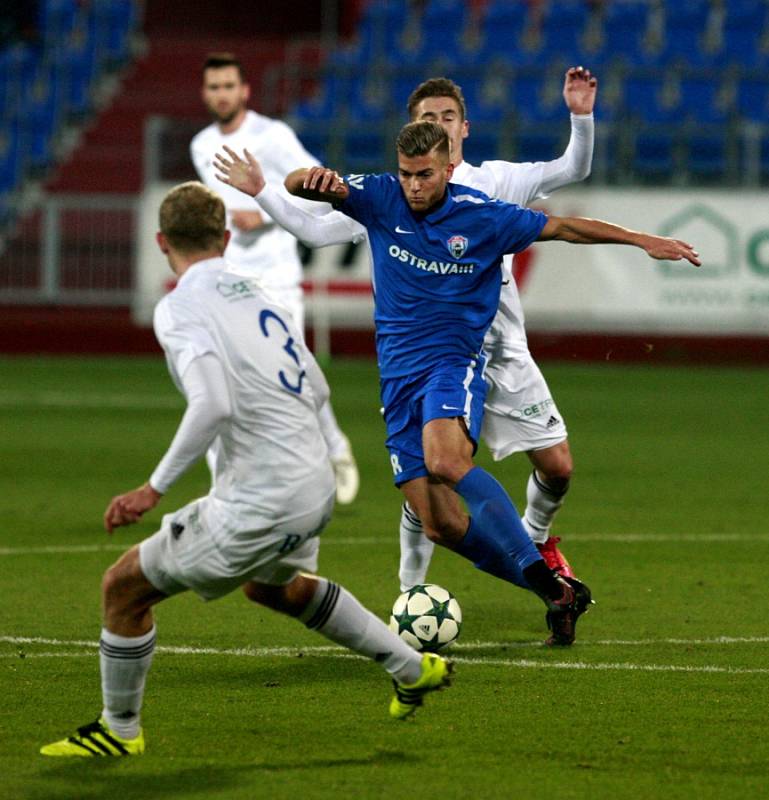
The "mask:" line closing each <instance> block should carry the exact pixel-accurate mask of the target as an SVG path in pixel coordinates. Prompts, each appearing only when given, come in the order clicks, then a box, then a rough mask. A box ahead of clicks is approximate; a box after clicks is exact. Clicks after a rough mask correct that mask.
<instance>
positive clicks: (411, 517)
mask: <svg viewBox="0 0 769 800" xmlns="http://www.w3.org/2000/svg"><path fill="white" fill-rule="evenodd" d="M403 516H404V517H406V519H407V520H408V521H409V522H410V523H411V524H412V525H416V526H418V527H419V530H422V520H421V519H419V517H418V516H417V515H416V514H415V513H414V512H413V510H412V509H411V506H410V505H409V504H408V503H404V504H403Z"/></svg>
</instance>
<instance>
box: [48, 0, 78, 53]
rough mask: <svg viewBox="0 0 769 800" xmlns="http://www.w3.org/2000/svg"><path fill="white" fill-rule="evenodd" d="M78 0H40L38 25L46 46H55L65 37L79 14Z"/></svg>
mask: <svg viewBox="0 0 769 800" xmlns="http://www.w3.org/2000/svg"><path fill="white" fill-rule="evenodd" d="M80 8H81V4H80V3H79V2H78V0H41V2H40V4H39V7H38V20H39V22H38V25H39V29H40V31H41V32H42V38H43V41H44V42H45V44H46V46H54V47H55V46H56V45H58V44H59V43H60V42H62V41H63V40H64V39H66V38H67V37H68V36H69V34H70V33H71V32H72V29H73V28H74V27H75V25H76V23H77V20H78V18H79V16H80Z"/></svg>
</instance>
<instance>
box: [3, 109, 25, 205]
mask: <svg viewBox="0 0 769 800" xmlns="http://www.w3.org/2000/svg"><path fill="white" fill-rule="evenodd" d="M23 172H24V157H23V153H22V150H21V146H20V126H19V120H18V117H15V116H14V117H7V118H6V119H4V120H3V123H2V126H0V192H2V193H4V194H10V193H11V192H12V191H13V190H14V189H15V188H16V187H17V186H18V185H19V183H20V181H21V179H22V177H23Z"/></svg>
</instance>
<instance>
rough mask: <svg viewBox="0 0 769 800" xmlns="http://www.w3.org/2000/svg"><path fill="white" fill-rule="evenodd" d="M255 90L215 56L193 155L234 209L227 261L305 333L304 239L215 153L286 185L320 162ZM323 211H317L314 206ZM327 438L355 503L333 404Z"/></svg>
mask: <svg viewBox="0 0 769 800" xmlns="http://www.w3.org/2000/svg"><path fill="white" fill-rule="evenodd" d="M250 92H251V90H250V86H249V84H248V83H247V82H246V80H245V77H244V75H243V68H242V65H241V63H240V61H239V60H238V59H237V58H236V57H235V56H234V55H232V54H230V53H212V54H211V55H209V56H208V58H207V59H206V61H205V63H204V66H203V88H202V97H203V102H204V103H205V105H206V108H207V109H208V111H209V112H210V113H211V115H212V116H213V118H214V122H212V123H211V124H210V125H209V126H208V127H206V128H204V129H203V130H202V131H200V132H199V133H198V134H197V135H196V136H195V137H194V138H193V139H192V142H191V143H190V154H191V157H192V162H193V164H194V165H195V169H196V170H197V173H198V176H199V177H200V179H201V180H202V181H203V183H205V184H206V185H207V186H208V187H209V188H211V189H214V190H220V189H221V192H222V196H223V198H224V203H225V206H226V208H227V216H228V222H229V225H230V226H231V227H232V229H233V232H232V238H231V239H230V243H229V245H228V246H227V261H228V264H229V265H230V268H231V269H232V270H234V271H236V272H238V274H241V275H246V276H248V277H252V278H256V279H258V280H259V283H260V285H261V286H263V287H264V288H265V289H268V290H269V291H270V293H271V294H272V295H273V296H274V297H275V298H276V299H278V300H279V302H280V303H282V304H283V305H284V306H285V307H286V308H287V309H288V310H289V311H290V313H291V316H292V318H293V320H294V322H295V323H296V325H297V327H298V328H299V330H300V331H302V332H303V331H304V304H303V299H302V287H301V279H302V265H301V262H300V260H299V254H298V253H297V247H296V239H295V238H294V237H293V236H292V235H291V234H290V233H288V232H287V231H286V230H285V229H284V228H282V227H281V226H279V225H275V224H274V223H273V221H272V220H271V219H270V217H269V216H268V215H267V214H266V213H265V212H264V211H263V210H262V209H256V208H253V207H252V208H244V207H243V206H244V204H243V201H242V195H241V194H240V193H239V192H237V191H235V190H233V189H230V188H229V187H227V186H222V184H220V183H218V182H217V181H216V176H215V173H214V168H213V163H212V161H213V155H214V153H216V152H217V150H220V149H221V148H222V146H223V145H225V144H226V145H229V146H230V147H232V148H234V149H236V150H238V151H239V152H242V150H243V148H244V147H247V148H248V149H249V150H250V151H251V152H253V153H255V154H257V156H258V158H259V159H260V161H261V163H262V165H263V168H264V170H265V172H266V173H267V175H268V176H269V178H270V180H271V181H274V182H275V183H276V185H279V184H282V182H283V179H284V178H285V177H286V175H288V173H289V172H291V171H292V170H294V169H297V168H298V167H303V166H307V165H308V164H317V163H318V162H317V160H316V159H315V158H313V156H311V155H310V154H309V153H308V152H307V151H306V150H305V149H304V147H303V146H302V145H301V143H300V142H299V140H298V139H297V137H296V135H295V134H294V132H293V131H292V130H291V128H290V127H289V126H288V125H286V123H284V122H282V121H280V120H275V119H271V118H269V117H265V116H263V115H261V114H257V113H256V112H255V111H252V110H250V109H248V108H247V107H246V104H247V103H248V100H249V97H250ZM313 212H314V213H316V210H315V209H313ZM320 420H321V429H322V431H323V438H324V439H325V440H326V444H327V445H328V451H329V454H330V457H331V463H332V465H333V467H334V474H335V477H336V485H337V493H336V494H337V501H338V502H339V503H342V504H348V503H352V502H353V500H354V499H355V496H356V495H357V493H358V487H359V476H358V468H357V465H356V463H355V459H354V457H353V454H352V449H351V446H350V441H349V439H348V438H347V437H346V436H345V435H344V433H342V431H341V429H340V428H339V425H338V423H337V421H336V417H335V415H334V411H333V409H332V407H331V402H330V401H329V402H327V403H326V404H325V405H324V407H323V408H322V410H321V412H320Z"/></svg>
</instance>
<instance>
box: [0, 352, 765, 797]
mask: <svg viewBox="0 0 769 800" xmlns="http://www.w3.org/2000/svg"><path fill="white" fill-rule="evenodd" d="M545 373H546V375H547V377H548V380H549V382H550V384H551V388H552V389H553V393H554V396H555V398H556V400H557V402H558V405H559V407H560V410H561V412H562V413H563V414H564V415H565V417H566V420H567V422H568V424H569V431H570V436H571V442H572V449H573V452H574V456H575V463H576V471H575V476H574V480H573V485H572V490H571V493H570V495H569V498H568V501H567V503H566V505H565V507H564V509H563V510H562V512H561V515H560V517H559V518H558V520H557V524H556V529H555V531H554V532H555V533H556V534H558V535H561V536H562V537H563V542H562V548H563V550H564V552H565V553H566V555H567V556H568V557H569V558H570V560H571V562H572V564H573V566H574V567H575V569H576V571H577V574H578V575H580V576H581V577H583V578H584V579H585V581H586V582H587V583H589V585H590V586H591V588H592V589H593V593H594V596H595V598H596V600H597V603H598V604H597V605H596V606H595V607H594V608H593V610H592V611H591V613H590V614H588V615H587V616H586V617H584V618H583V619H582V620H581V621H580V624H579V627H578V641H577V643H576V644H575V646H574V647H572V648H570V649H568V650H560V651H551V650H547V649H545V648H543V647H542V646H541V644H540V643H541V641H542V640H543V639H544V637H545V627H544V614H543V608H542V606H541V603H539V601H537V600H536V599H535V598H534V597H533V596H530V595H527V594H525V593H524V592H521V591H520V590H517V589H515V588H514V587H509V586H506V585H504V584H502V583H501V582H499V581H495V580H494V579H492V578H490V577H489V576H487V575H484V574H482V573H480V572H478V571H476V570H475V569H473V568H472V567H471V566H470V565H469V564H468V563H466V562H464V561H463V560H462V559H460V558H459V557H457V556H455V555H452V554H451V553H448V552H443V551H441V552H439V553H437V554H436V556H435V559H434V562H433V566H432V568H431V571H430V578H431V580H433V581H434V582H436V583H439V584H442V585H444V586H446V587H447V588H448V589H450V590H451V591H452V592H453V593H454V594H455V595H456V596H457V598H458V599H459V601H460V603H461V604H462V608H463V611H464V615H465V625H464V630H463V634H462V638H461V640H460V642H459V643H458V644H457V646H456V647H455V649H454V650H453V655H454V658H455V659H456V662H457V665H456V676H455V680H454V684H453V686H452V687H451V688H450V689H449V690H448V691H445V692H441V693H439V694H437V695H435V696H431V697H429V698H428V700H427V702H426V705H425V707H424V708H423V709H421V710H420V712H419V713H418V714H417V716H416V718H415V719H413V720H412V721H409V722H407V723H398V722H394V721H392V720H390V719H389V718H388V716H387V703H388V700H389V696H390V687H389V684H388V681H387V679H386V676H385V675H384V673H382V672H381V671H380V669H379V668H378V667H377V666H376V665H374V664H371V663H368V662H365V661H362V660H358V659H353V658H350V657H348V656H346V655H344V654H343V653H342V652H341V651H339V650H336V649H324V647H325V645H327V644H328V643H327V642H326V640H324V639H322V638H320V637H318V636H317V635H316V634H312V633H310V632H309V631H307V630H305V629H304V628H303V627H301V626H300V625H299V624H297V623H296V622H294V621H292V620H289V619H284V618H281V617H279V616H278V615H276V614H273V613H271V612H269V611H267V610H262V609H260V608H257V607H255V606H253V605H251V604H250V603H248V601H246V600H245V598H243V597H242V595H240V594H239V593H236V594H233V595H231V596H229V597H227V598H225V599H223V600H221V601H218V602H215V603H211V604H204V603H202V602H200V601H199V600H198V599H197V598H196V597H194V596H187V595H185V596H182V597H179V598H176V599H174V600H171V601H169V602H168V603H166V604H163V605H161V606H160V607H159V608H158V610H157V615H156V617H157V622H158V645H159V647H158V650H157V652H156V655H155V662H154V665H153V668H152V671H151V673H150V676H149V679H148V684H147V693H146V703H145V710H144V726H145V732H146V736H147V748H148V749H147V753H146V755H145V756H144V757H143V758H137V759H126V760H124V761H119V762H113V761H110V762H108V763H104V762H103V761H99V762H98V763H94V762H92V761H82V762H81V761H78V763H72V762H65V763H62V762H60V761H57V760H46V759H44V758H43V757H41V756H39V755H38V753H37V750H38V748H39V746H40V745H41V744H43V743H45V742H48V741H52V740H53V739H55V738H59V737H60V736H62V735H64V734H67V733H69V732H70V731H71V730H72V729H73V728H74V727H75V726H77V725H81V724H84V723H86V722H89V721H90V720H91V719H93V718H94V717H95V715H96V714H97V713H98V711H99V709H100V693H99V685H98V681H99V675H98V659H97V654H96V649H95V643H96V640H97V638H98V633H99V626H100V625H99V583H100V577H101V574H102V572H103V571H104V569H105V568H106V567H107V566H108V565H109V564H110V563H111V562H112V561H113V560H114V559H115V558H116V557H117V555H118V554H119V552H120V550H121V549H122V548H124V547H127V546H128V545H129V544H131V543H133V542H136V541H139V540H140V539H141V538H143V537H144V536H147V535H149V534H150V533H152V532H153V531H154V530H155V529H156V526H157V523H158V521H159V519H160V516H161V514H162V513H165V512H167V511H170V510H173V509H174V508H177V507H178V506H180V505H182V504H183V503H184V502H186V501H187V500H189V499H191V498H192V497H194V496H197V495H199V494H202V493H203V492H204V491H206V488H207V476H206V472H205V469H204V468H203V467H202V466H201V467H199V468H197V469H196V470H194V471H193V472H192V473H190V474H189V475H187V476H186V477H185V478H184V479H183V480H182V481H181V482H180V483H179V485H178V486H176V487H174V489H173V490H172V492H170V493H169V495H168V496H167V497H166V498H165V499H164V501H163V503H162V505H161V506H160V507H159V508H158V509H156V510H155V511H154V512H152V513H151V514H149V515H148V517H147V518H146V519H145V520H144V521H143V522H142V523H141V524H139V525H137V526H134V527H133V528H124V529H121V530H120V531H118V532H117V533H116V534H115V535H114V536H113V537H112V538H109V537H108V536H107V535H106V534H105V533H104V532H103V531H102V529H101V515H102V512H103V510H104V508H105V506H106V503H107V501H108V500H109V498H110V497H111V496H112V495H114V494H117V493H119V492H122V491H125V490H127V489H129V488H133V487H134V486H136V485H138V484H139V483H141V482H142V481H144V480H145V479H146V477H147V476H148V474H149V472H150V471H151V469H152V468H153V467H154V465H155V463H156V461H157V459H158V458H159V457H160V456H161V455H162V453H163V451H164V449H165V447H166V445H167V443H168V441H170V437H171V435H172V434H173V432H174V430H175V426H176V423H177V421H178V419H179V417H180V413H181V410H182V403H181V400H180V398H179V397H178V395H176V393H175V390H174V389H173V387H172V385H171V383H170V380H169V379H168V377H167V375H166V373H165V367H164V364H163V362H162V360H160V359H122V358H120V359H118V358H115V359H82V358H81V359H77V358H72V359H68V358H62V359H42V358H39V359H31V358H13V359H11V358H5V359H0V419H1V420H2V423H1V424H0V589H1V590H0V676H1V677H0V742H1V743H2V744H1V745H0V796H2V797H4V798H5V797H7V798H14V799H18V800H21V799H22V798H24V799H26V798H30V799H33V798H34V799H35V800H37V799H39V800H72V798H78V800H80V799H82V800H96V798H103V797H117V798H120V800H129V799H130V798H149V799H150V800H156V799H157V798H188V797H189V798H222V799H226V800H233V799H234V800H239V799H240V798H254V797H265V798H296V797H302V798H325V797H333V798H342V797H344V798H393V799H394V800H396V799H397V798H405V797H418V798H422V799H423V800H428V799H429V798H468V797H476V798H481V799H482V800H486V798H527V799H528V798H555V797H557V798H591V800H592V799H595V798H598V799H601V798H612V800H614V799H615V798H622V799H623V800H624V798H687V799H688V798H691V797H697V798H743V797H744V798H748V797H750V798H755V797H760V796H766V792H767V786H769V783H767V781H768V780H769V779H768V778H767V763H769V738H768V737H767V736H766V734H765V727H766V717H767V710H769V692H768V691H767V689H768V684H769V658H767V654H768V653H769V628H767V623H766V620H767V590H766V587H765V583H766V565H767V563H769V526H768V525H767V519H766V509H767V504H766V496H767V492H766V480H767V475H769V447H768V446H767V430H769V424H767V423H768V422H769V420H768V419H767V417H768V412H767V398H768V397H769V371H766V370H758V369H755V370H750V369H727V368H724V369H717V368H707V369H705V368H702V369H698V368H694V367H690V368H673V367H659V368H644V367H641V366H638V367H628V366H621V365H616V364H613V363H611V362H607V363H605V364H598V365H590V366H586V365H577V364H564V365H557V364H548V365H545ZM327 374H328V376H329V381H330V383H331V385H332V388H333V390H334V395H333V399H334V405H335V409H336V413H337V416H338V418H339V420H340V422H341V424H342V426H343V428H344V429H345V430H346V432H347V433H348V435H349V436H350V439H351V440H352V442H353V445H354V448H355V453H356V456H357V458H358V461H359V465H360V469H361V475H362V486H361V492H360V496H359V499H358V501H357V502H356V503H355V504H354V505H353V506H351V507H349V508H339V509H337V513H336V515H335V517H334V519H333V520H332V522H331V524H330V526H329V528H328V529H327V530H326V532H325V533H324V534H323V537H322V543H321V572H322V573H323V574H326V575H328V576H330V577H332V578H334V579H336V580H338V581H339V582H341V583H342V584H344V585H345V586H346V587H347V588H349V589H350V590H351V591H352V592H354V593H355V594H356V595H357V596H358V597H359V598H360V600H361V601H363V602H364V603H365V604H366V605H367V606H369V607H370V608H371V609H372V610H374V611H375V612H376V613H378V614H380V615H381V616H382V617H385V616H386V615H387V613H388V611H389V607H390V605H391V603H392V601H393V600H394V598H395V597H396V595H397V594H398V587H397V578H396V573H397V559H398V545H397V524H398V518H399V507H400V498H399V494H398V492H397V491H395V490H394V489H393V488H392V485H391V479H390V474H389V461H388V458H387V455H386V453H385V451H384V448H383V438H384V437H383V425H382V422H381V419H380V417H379V412H378V409H379V403H378V393H377V384H376V371H375V366H374V365H373V364H372V363H368V362H354V361H335V362H334V363H333V364H331V365H330V366H329V368H328V371H327ZM479 462H480V463H481V464H483V465H484V466H491V468H492V469H493V471H494V472H495V474H496V475H497V476H498V477H499V478H500V479H501V480H502V481H503V482H504V484H505V485H506V486H507V487H508V489H509V490H510V492H511V494H512V496H513V498H514V500H515V501H516V503H517V504H518V505H519V507H522V505H523V502H524V500H525V498H524V486H525V480H526V476H527V474H528V468H527V462H526V460H525V458H523V457H521V456H515V457H513V458H511V459H508V460H506V461H504V462H502V463H500V464H496V465H492V462H491V461H490V459H489V458H488V455H487V454H486V453H484V452H481V453H480V455H479Z"/></svg>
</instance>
